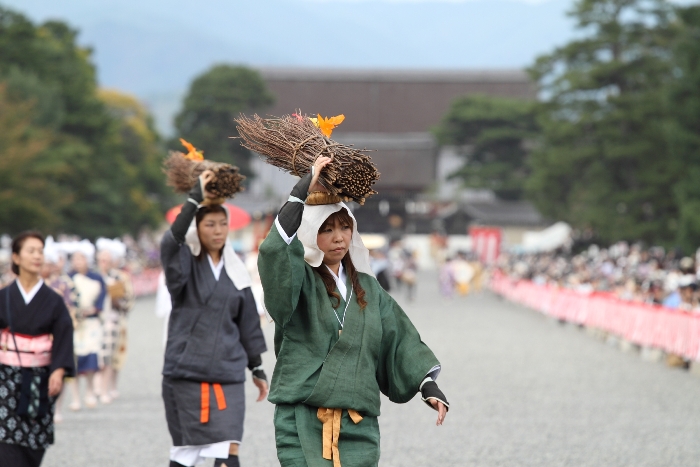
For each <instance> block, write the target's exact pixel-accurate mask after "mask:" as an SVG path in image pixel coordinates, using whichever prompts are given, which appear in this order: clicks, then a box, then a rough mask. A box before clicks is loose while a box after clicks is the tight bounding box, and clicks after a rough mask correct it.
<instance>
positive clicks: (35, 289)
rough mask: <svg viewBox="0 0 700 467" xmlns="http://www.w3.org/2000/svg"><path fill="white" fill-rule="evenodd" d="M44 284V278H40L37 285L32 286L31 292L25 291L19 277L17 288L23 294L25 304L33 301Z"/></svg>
mask: <svg viewBox="0 0 700 467" xmlns="http://www.w3.org/2000/svg"><path fill="white" fill-rule="evenodd" d="M42 285H44V279H41V278H39V282H37V283H36V285H35V286H34V287H32V290H30V291H29V292H25V291H24V289H23V288H22V284H20V282H19V279H17V288H18V289H19V293H21V294H22V298H23V299H24V304H25V305H29V302H31V301H32V299H33V298H34V296H35V295H36V294H37V292H39V289H40V288H41V286H42Z"/></svg>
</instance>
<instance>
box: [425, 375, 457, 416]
mask: <svg viewBox="0 0 700 467" xmlns="http://www.w3.org/2000/svg"><path fill="white" fill-rule="evenodd" d="M420 392H421V399H422V400H423V402H425V403H426V404H428V406H429V407H430V408H431V409H435V407H433V406H432V404H431V403H430V399H435V400H436V401H439V402H442V403H443V404H444V405H445V408H446V409H447V411H448V412H449V410H450V404H449V403H448V402H447V398H446V397H445V395H444V394H443V393H442V391H441V390H440V388H439V387H438V385H437V383H436V382H435V381H433V380H432V379H430V378H426V379H425V381H423V384H421V387H420Z"/></svg>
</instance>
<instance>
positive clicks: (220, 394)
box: [199, 383, 226, 423]
mask: <svg viewBox="0 0 700 467" xmlns="http://www.w3.org/2000/svg"><path fill="white" fill-rule="evenodd" d="M212 386H214V396H215V397H216V406H217V407H218V408H219V410H225V409H226V396H225V395H224V389H223V388H222V387H221V384H219V383H213V384H212ZM209 396H210V395H209V383H202V404H201V412H200V415H199V421H200V423H209V411H210V410H211V402H210V397H209Z"/></svg>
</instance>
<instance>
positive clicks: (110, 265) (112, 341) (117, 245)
mask: <svg viewBox="0 0 700 467" xmlns="http://www.w3.org/2000/svg"><path fill="white" fill-rule="evenodd" d="M96 246H97V249H98V253H97V266H98V269H99V271H100V274H101V275H102V278H103V279H104V281H105V284H106V286H107V297H108V298H107V301H106V304H105V313H103V318H102V323H103V326H104V343H103V345H102V349H103V352H104V368H103V369H102V381H101V395H100V401H101V402H102V403H107V404H108V403H110V402H111V401H112V400H113V399H116V398H117V397H119V391H118V390H117V378H118V376H119V371H120V370H121V369H122V368H123V367H124V361H125V360H126V352H127V316H128V313H129V311H131V309H132V308H133V307H134V302H135V297H134V288H133V284H132V283H131V276H129V274H128V273H127V272H126V271H123V270H121V269H120V268H119V266H120V263H121V261H123V260H124V258H125V256H126V245H124V244H123V243H122V242H120V241H119V240H108V239H105V238H100V239H98V240H97V242H96Z"/></svg>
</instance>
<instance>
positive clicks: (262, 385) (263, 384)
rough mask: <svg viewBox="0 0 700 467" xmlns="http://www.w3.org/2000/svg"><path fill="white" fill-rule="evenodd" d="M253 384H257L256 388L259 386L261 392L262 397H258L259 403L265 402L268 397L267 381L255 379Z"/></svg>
mask: <svg viewBox="0 0 700 467" xmlns="http://www.w3.org/2000/svg"><path fill="white" fill-rule="evenodd" d="M253 384H255V386H257V388H258V390H259V391H260V395H259V396H258V402H260V401H264V400H265V398H266V397H267V391H268V389H267V381H265V380H264V379H260V378H255V377H253Z"/></svg>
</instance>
